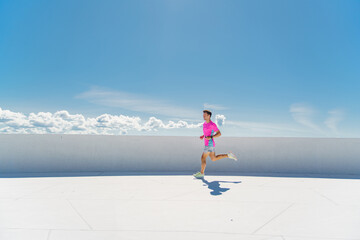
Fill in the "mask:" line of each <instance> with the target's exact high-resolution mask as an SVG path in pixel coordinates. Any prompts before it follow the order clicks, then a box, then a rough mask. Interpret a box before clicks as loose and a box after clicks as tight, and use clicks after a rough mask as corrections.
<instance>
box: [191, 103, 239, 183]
mask: <svg viewBox="0 0 360 240" xmlns="http://www.w3.org/2000/svg"><path fill="white" fill-rule="evenodd" d="M211 115H212V113H211V111H210V110H204V111H203V118H204V120H205V122H204V124H203V132H204V135H202V136H200V139H201V140H202V139H204V142H205V147H204V151H203V154H202V156H201V171H200V172H197V173H195V174H193V176H194V177H196V178H202V177H204V174H205V173H204V172H205V167H206V158H207V157H208V156H210V158H211V160H212V161H217V160H220V159H222V158H231V159H234V160H235V161H237V158H236V156H235V155H234V154H233V153H232V152H229V153H228V154H219V155H215V141H214V138H216V137H220V136H221V132H220V130H219V129H218V127H217V126H216V123H214V122H213V121H211V119H210V118H211Z"/></svg>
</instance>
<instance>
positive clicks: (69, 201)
mask: <svg viewBox="0 0 360 240" xmlns="http://www.w3.org/2000/svg"><path fill="white" fill-rule="evenodd" d="M66 200H67V202H68V203H69V204H70V206H71V207H72V209H73V210H74V211H75V212H76V214H77V215H78V216H79V217H80V218H81V219H82V220H83V221H84V222H85V224H86V225H87V226H88V227H89V228H90V230H93V228H92V227H91V226H90V224H89V223H88V222H87V221H86V220H85V218H83V217H82V216H81V214H80V213H79V212H78V210H77V209H76V208H75V207H74V206H73V204H72V203H71V202H70V200H69V199H66Z"/></svg>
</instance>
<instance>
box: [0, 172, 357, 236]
mask: <svg viewBox="0 0 360 240" xmlns="http://www.w3.org/2000/svg"><path fill="white" fill-rule="evenodd" d="M198 238H203V239H219V238H221V239H237V240H239V239H240V240H260V239H261V240H265V239H267V240H270V239H271V240H284V239H286V240H326V239H328V240H331V239H332V240H335V239H360V180H359V179H336V178H300V177H293V178H292V177H256V176H205V178H204V180H201V179H195V178H193V177H192V176H191V175H190V176H184V175H168V176H166V175H160V176H151V175H145V176H144V175H142V176H79V177H22V178H21V177H20V178H7V177H2V178H0V239H1V240H10V239H11V240H12V239H19V240H82V239H84V240H85V239H86V240H95V239H101V240H115V239H142V240H143V239H160V240H161V239H181V240H182V239H198Z"/></svg>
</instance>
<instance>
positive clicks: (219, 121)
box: [215, 114, 226, 127]
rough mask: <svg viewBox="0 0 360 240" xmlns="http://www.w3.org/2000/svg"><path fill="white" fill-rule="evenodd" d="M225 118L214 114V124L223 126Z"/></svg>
mask: <svg viewBox="0 0 360 240" xmlns="http://www.w3.org/2000/svg"><path fill="white" fill-rule="evenodd" d="M225 119H226V117H225V116H224V115H221V114H217V115H216V116H215V121H216V122H215V123H216V125H218V126H219V127H221V126H223V125H224V124H225Z"/></svg>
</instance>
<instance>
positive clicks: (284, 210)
mask: <svg viewBox="0 0 360 240" xmlns="http://www.w3.org/2000/svg"><path fill="white" fill-rule="evenodd" d="M294 204H295V203H291V204H290V205H289V206H287V207H286V208H285V209H283V210H282V211H281V212H280V213H278V214H277V215H275V216H274V217H272V218H271V219H270V220H269V221H267V222H266V223H264V224H263V225H262V226H260V227H259V228H257V229H256V230H255V231H254V232H252V234H255V233H256V232H258V231H259V230H260V229H262V228H263V227H265V226H266V225H267V224H269V223H270V222H272V221H273V220H274V219H275V218H277V217H279V216H280V215H281V214H283V213H284V212H286V210H288V209H289V208H290V207H292V206H293V205H294Z"/></svg>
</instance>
